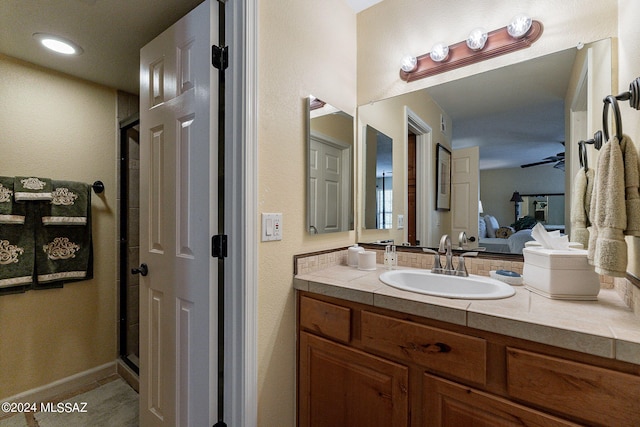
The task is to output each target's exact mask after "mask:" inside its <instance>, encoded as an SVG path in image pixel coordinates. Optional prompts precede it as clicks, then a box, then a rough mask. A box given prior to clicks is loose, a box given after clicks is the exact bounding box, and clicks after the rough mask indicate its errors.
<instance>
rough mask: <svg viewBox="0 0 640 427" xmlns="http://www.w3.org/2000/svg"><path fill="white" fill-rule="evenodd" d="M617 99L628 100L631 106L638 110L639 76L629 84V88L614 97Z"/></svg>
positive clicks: (639, 102) (639, 108) (639, 105)
mask: <svg viewBox="0 0 640 427" xmlns="http://www.w3.org/2000/svg"><path fill="white" fill-rule="evenodd" d="M615 98H616V99H617V100H618V101H629V105H630V106H631V108H634V109H636V110H640V77H638V78H637V79H635V80H634V81H632V82H631V83H630V84H629V90H628V91H627V92H622V93H621V94H619V95H616V97H615Z"/></svg>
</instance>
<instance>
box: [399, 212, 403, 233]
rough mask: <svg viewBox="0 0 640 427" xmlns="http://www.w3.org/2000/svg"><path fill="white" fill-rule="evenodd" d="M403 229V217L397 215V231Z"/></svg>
mask: <svg viewBox="0 0 640 427" xmlns="http://www.w3.org/2000/svg"><path fill="white" fill-rule="evenodd" d="M402 229H404V215H398V230H402Z"/></svg>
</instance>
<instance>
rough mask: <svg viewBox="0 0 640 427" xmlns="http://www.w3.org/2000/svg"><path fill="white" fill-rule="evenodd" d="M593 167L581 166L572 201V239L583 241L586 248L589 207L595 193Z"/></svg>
mask: <svg viewBox="0 0 640 427" xmlns="http://www.w3.org/2000/svg"><path fill="white" fill-rule="evenodd" d="M594 175H595V174H594V172H593V169H588V170H587V171H586V172H585V170H584V168H580V170H579V171H578V173H577V174H576V177H575V183H574V186H573V199H572V201H571V241H572V242H578V243H582V246H583V247H584V248H587V247H588V246H589V231H588V230H587V226H589V225H590V222H589V209H590V206H591V194H592V193H593V180H594Z"/></svg>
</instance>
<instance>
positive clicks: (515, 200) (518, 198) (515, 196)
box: [509, 191, 523, 223]
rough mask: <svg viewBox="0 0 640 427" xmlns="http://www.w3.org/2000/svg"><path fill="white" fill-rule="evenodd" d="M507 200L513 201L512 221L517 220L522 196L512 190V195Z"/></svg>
mask: <svg viewBox="0 0 640 427" xmlns="http://www.w3.org/2000/svg"><path fill="white" fill-rule="evenodd" d="M509 201H510V202H513V203H514V211H515V218H513V222H514V223H515V222H516V221H518V217H519V216H520V203H522V201H523V200H522V196H521V195H520V193H519V192H517V191H514V192H513V195H512V196H511V200H509Z"/></svg>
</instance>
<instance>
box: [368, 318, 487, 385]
mask: <svg viewBox="0 0 640 427" xmlns="http://www.w3.org/2000/svg"><path fill="white" fill-rule="evenodd" d="M362 344H363V345H364V346H365V347H366V348H368V349H372V350H377V351H380V352H382V353H385V354H388V355H391V356H393V357H395V358H397V359H399V360H403V361H409V362H413V363H416V364H418V365H420V366H423V367H425V368H428V369H433V370H435V371H438V372H442V373H446V374H450V375H454V376H456V377H458V378H461V379H465V380H469V381H473V382H474V383H477V384H482V385H485V384H486V379H487V342H486V341H485V340H483V339H481V338H475V337H469V336H466V335H461V334H457V333H455V332H449V331H445V330H442V329H438V328H432V327H429V326H424V325H420V324H417V323H413V322H407V321H404V320H399V319H394V318H392V317H387V316H383V315H379V314H375V313H370V312H367V311H363V312H362Z"/></svg>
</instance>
